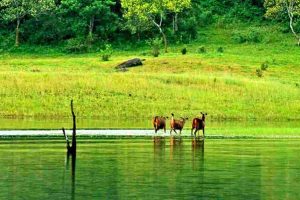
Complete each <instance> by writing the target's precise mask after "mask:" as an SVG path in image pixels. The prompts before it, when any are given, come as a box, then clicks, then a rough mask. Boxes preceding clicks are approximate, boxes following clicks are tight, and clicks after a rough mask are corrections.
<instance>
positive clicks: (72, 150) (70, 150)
mask: <svg viewBox="0 0 300 200" xmlns="http://www.w3.org/2000/svg"><path fill="white" fill-rule="evenodd" d="M71 113H72V118H73V132H72V146H70V142H69V138H68V136H67V135H66V132H65V129H64V128H62V131H63V134H64V136H65V139H66V144H67V150H68V154H71V155H76V145H77V143H76V116H75V113H74V109H73V100H71Z"/></svg>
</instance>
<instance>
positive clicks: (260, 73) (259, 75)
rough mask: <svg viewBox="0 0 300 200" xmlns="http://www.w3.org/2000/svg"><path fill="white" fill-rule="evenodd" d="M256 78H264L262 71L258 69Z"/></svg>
mask: <svg viewBox="0 0 300 200" xmlns="http://www.w3.org/2000/svg"><path fill="white" fill-rule="evenodd" d="M256 76H258V77H262V76H263V71H262V70H261V69H256Z"/></svg>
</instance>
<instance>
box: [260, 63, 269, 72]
mask: <svg viewBox="0 0 300 200" xmlns="http://www.w3.org/2000/svg"><path fill="white" fill-rule="evenodd" d="M268 67H269V63H268V62H267V61H266V62H263V63H262V64H261V66H260V69H261V70H263V71H265V70H267V69H268Z"/></svg>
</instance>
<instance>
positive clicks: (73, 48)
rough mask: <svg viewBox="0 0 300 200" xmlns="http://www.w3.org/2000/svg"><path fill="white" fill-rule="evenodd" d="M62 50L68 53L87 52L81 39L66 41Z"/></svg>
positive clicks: (86, 47) (85, 45)
mask: <svg viewBox="0 0 300 200" xmlns="http://www.w3.org/2000/svg"><path fill="white" fill-rule="evenodd" d="M64 50H65V51H66V52H68V53H84V52H87V50H88V46H87V44H86V42H85V40H83V39H82V38H72V39H69V40H67V44H66V46H65V48H64Z"/></svg>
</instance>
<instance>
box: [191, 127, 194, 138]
mask: <svg viewBox="0 0 300 200" xmlns="http://www.w3.org/2000/svg"><path fill="white" fill-rule="evenodd" d="M193 130H194V128H192V130H191V137H193Z"/></svg>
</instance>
